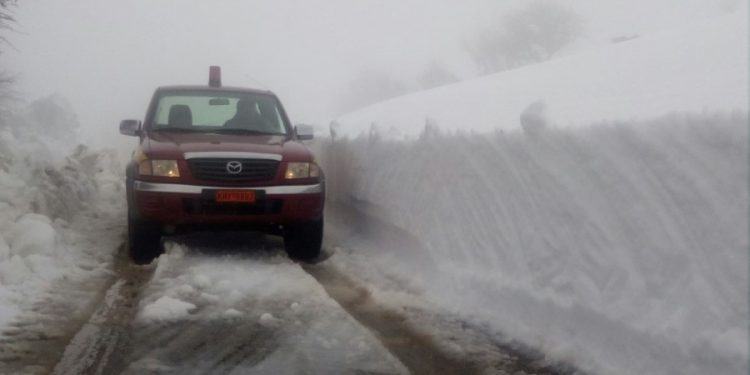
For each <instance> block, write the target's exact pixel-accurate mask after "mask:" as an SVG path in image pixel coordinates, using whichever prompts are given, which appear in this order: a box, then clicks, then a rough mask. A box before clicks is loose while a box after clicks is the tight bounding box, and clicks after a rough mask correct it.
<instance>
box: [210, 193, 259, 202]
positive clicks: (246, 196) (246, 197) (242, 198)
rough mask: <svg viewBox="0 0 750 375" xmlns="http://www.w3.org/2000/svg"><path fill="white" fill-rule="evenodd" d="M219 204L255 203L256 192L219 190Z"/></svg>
mask: <svg viewBox="0 0 750 375" xmlns="http://www.w3.org/2000/svg"><path fill="white" fill-rule="evenodd" d="M216 202H218V203H255V192H254V191H252V190H218V191H217V192H216Z"/></svg>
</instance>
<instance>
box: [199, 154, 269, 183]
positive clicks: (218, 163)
mask: <svg viewBox="0 0 750 375" xmlns="http://www.w3.org/2000/svg"><path fill="white" fill-rule="evenodd" d="M230 162H237V163H240V164H241V165H242V168H241V170H240V171H239V172H236V169H235V172H236V173H230V172H229V169H228V168H227V164H228V163H230ZM188 165H189V166H190V172H191V173H192V174H193V177H195V178H196V179H198V180H205V181H231V182H241V181H253V182H260V181H269V180H271V179H273V178H274V177H275V176H276V171H277V170H278V169H279V161H277V160H267V159H189V160H188Z"/></svg>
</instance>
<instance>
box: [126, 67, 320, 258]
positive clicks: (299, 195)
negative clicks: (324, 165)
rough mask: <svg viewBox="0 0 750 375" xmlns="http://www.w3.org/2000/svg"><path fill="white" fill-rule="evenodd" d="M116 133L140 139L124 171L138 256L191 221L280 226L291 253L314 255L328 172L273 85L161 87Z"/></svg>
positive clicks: (217, 81)
mask: <svg viewBox="0 0 750 375" xmlns="http://www.w3.org/2000/svg"><path fill="white" fill-rule="evenodd" d="M120 133H122V134H125V135H131V136H137V137H139V139H140V142H139V145H138V147H137V149H136V150H135V151H134V152H133V158H132V160H131V162H130V163H129V164H128V166H127V170H126V190H127V201H128V238H129V249H130V254H131V256H132V258H133V260H134V261H135V262H136V263H139V264H144V263H150V262H151V260H153V259H154V258H155V257H156V256H158V255H159V254H160V252H161V245H160V242H161V236H162V234H165V233H170V234H171V233H176V232H183V231H186V230H191V229H195V228H208V229H235V230H236V229H253V230H260V231H263V232H265V233H269V234H276V235H282V236H283V238H284V247H285V249H286V251H287V253H288V254H289V256H290V257H293V258H297V259H301V260H311V259H314V258H316V257H317V256H318V254H319V253H320V248H321V243H322V239H323V206H324V202H325V179H324V175H323V171H322V170H321V169H320V167H319V166H318V165H317V164H316V162H315V158H314V156H313V154H312V152H311V151H310V150H309V149H308V148H307V147H306V146H305V145H304V144H302V143H301V141H303V140H309V139H312V136H313V133H312V128H311V127H309V126H304V125H300V126H297V127H293V126H292V125H291V124H290V122H289V119H288V118H287V115H286V113H285V111H284V107H282V105H281V102H280V101H279V99H278V98H277V97H276V95H274V94H273V93H272V92H270V91H261V90H254V89H246V88H236V87H223V86H222V85H221V73H220V70H219V69H218V67H211V70H210V75H209V85H208V86H170V87H160V88H158V89H157V90H156V92H155V94H154V96H153V99H152V100H151V104H150V105H149V108H148V112H147V114H146V118H145V120H144V121H143V122H142V123H141V121H138V120H124V121H122V122H121V123H120Z"/></svg>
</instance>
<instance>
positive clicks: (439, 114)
mask: <svg viewBox="0 0 750 375" xmlns="http://www.w3.org/2000/svg"><path fill="white" fill-rule="evenodd" d="M739 8H741V9H737V10H736V11H735V12H734V13H732V14H730V15H726V16H722V17H720V18H718V19H715V20H712V21H711V22H699V23H697V24H696V23H691V24H690V25H689V26H686V27H685V28H684V29H681V30H680V29H678V30H671V31H664V32H659V33H655V34H652V35H644V36H642V37H639V38H637V39H634V40H630V41H627V42H623V43H617V44H612V45H607V46H604V47H602V48H600V49H598V50H592V51H588V52H583V53H579V54H576V55H571V56H566V57H563V58H559V59H556V60H552V61H548V62H545V63H541V64H536V65H530V66H526V67H522V68H520V69H516V70H511V71H506V72H501V73H497V74H494V75H489V76H485V77H480V78H476V79H473V80H468V81H464V82H460V83H457V84H453V85H448V86H443V87H439V88H436V89H432V90H428V91H423V92H419V93H414V94H410V95H406V96H403V97H399V98H395V99H392V100H388V101H385V102H382V103H378V104H375V105H372V106H370V107H366V108H364V109H361V110H358V111H355V112H353V113H349V114H346V115H343V116H341V117H340V118H338V119H337V121H336V122H337V123H338V125H339V126H338V128H337V129H336V131H337V132H338V133H339V134H340V135H346V136H349V137H352V138H353V137H356V136H358V135H361V134H366V133H368V132H370V131H371V128H372V127H373V124H374V129H377V131H378V132H380V133H381V134H382V136H385V137H391V138H394V139H401V138H408V139H414V138H415V137H416V136H417V135H418V134H419V133H420V132H421V131H422V129H423V128H424V126H425V121H428V120H427V118H428V117H429V122H431V123H433V124H435V123H436V124H437V125H439V126H440V128H441V129H443V130H444V131H446V130H449V131H452V130H457V129H462V130H465V131H469V130H477V131H492V130H494V129H496V128H499V129H515V128H517V127H518V125H519V115H520V114H521V113H522V112H523V111H524V109H525V108H527V107H529V105H530V104H532V103H535V102H538V101H543V102H544V103H546V107H547V111H546V112H547V114H548V116H549V118H550V119H553V120H554V123H553V125H556V126H573V125H582V124H588V123H592V122H597V121H604V120H609V119H649V118H654V117H657V116H662V115H665V114H668V113H670V112H675V111H700V110H701V109H702V108H708V109H710V110H726V111H731V110H735V109H737V110H742V111H746V110H747V109H748V84H747V82H748V70H747V66H748V38H747V35H748V28H747V7H746V4H744V5H743V6H740V7H739Z"/></svg>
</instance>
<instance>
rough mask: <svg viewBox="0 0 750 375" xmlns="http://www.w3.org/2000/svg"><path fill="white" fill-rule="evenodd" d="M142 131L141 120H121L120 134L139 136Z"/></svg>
mask: <svg viewBox="0 0 750 375" xmlns="http://www.w3.org/2000/svg"><path fill="white" fill-rule="evenodd" d="M140 132H141V122H140V121H138V120H122V121H120V134H124V135H131V136H137V135H140Z"/></svg>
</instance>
